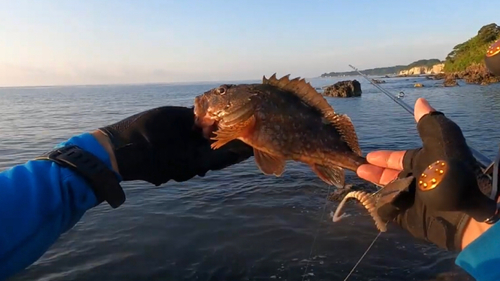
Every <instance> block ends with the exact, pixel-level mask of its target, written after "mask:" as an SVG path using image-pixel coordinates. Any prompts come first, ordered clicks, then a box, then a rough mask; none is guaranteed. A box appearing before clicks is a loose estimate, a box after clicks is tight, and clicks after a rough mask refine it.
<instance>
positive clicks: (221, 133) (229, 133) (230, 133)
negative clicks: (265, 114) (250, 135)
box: [210, 116, 255, 149]
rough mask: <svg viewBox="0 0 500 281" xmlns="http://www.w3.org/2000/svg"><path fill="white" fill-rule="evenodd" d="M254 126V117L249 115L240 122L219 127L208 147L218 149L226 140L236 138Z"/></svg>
mask: <svg viewBox="0 0 500 281" xmlns="http://www.w3.org/2000/svg"><path fill="white" fill-rule="evenodd" d="M254 126H255V117H254V116H251V117H250V118H248V119H247V120H245V121H243V122H240V123H238V124H234V125H233V126H230V127H219V128H218V129H217V131H215V132H214V134H215V137H213V138H212V140H215V142H213V143H212V144H211V145H210V147H211V148H212V149H218V148H221V147H222V146H224V145H225V144H227V143H228V142H230V141H232V140H234V139H237V138H238V137H242V136H243V135H245V134H246V133H247V132H248V131H249V130H251V129H253V127H254Z"/></svg>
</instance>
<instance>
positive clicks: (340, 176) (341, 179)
mask: <svg viewBox="0 0 500 281" xmlns="http://www.w3.org/2000/svg"><path fill="white" fill-rule="evenodd" d="M311 169H312V170H313V172H314V173H316V175H318V177H319V178H320V179H321V180H322V181H324V182H326V183H327V184H329V185H334V186H336V187H338V188H344V186H345V174H344V169H342V168H341V167H338V166H323V165H319V164H313V165H311Z"/></svg>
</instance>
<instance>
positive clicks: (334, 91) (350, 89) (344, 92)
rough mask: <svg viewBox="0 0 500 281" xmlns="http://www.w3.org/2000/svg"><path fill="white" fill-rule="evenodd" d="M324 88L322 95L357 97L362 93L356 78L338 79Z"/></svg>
mask: <svg viewBox="0 0 500 281" xmlns="http://www.w3.org/2000/svg"><path fill="white" fill-rule="evenodd" d="M324 89H325V90H324V92H323V95H325V96H329V97H341V98H348V97H359V96H361V93H362V91H361V84H360V83H359V82H358V81H357V80H352V81H351V80H346V81H340V82H337V83H335V84H333V85H331V86H328V87H326V88H324Z"/></svg>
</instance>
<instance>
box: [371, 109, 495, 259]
mask: <svg viewBox="0 0 500 281" xmlns="http://www.w3.org/2000/svg"><path fill="white" fill-rule="evenodd" d="M417 129H418V132H419V135H420V137H421V139H422V143H423V147H421V148H418V149H413V150H408V151H407V152H406V153H405V156H404V158H403V171H402V172H401V173H400V174H399V178H406V177H409V176H414V177H415V178H418V176H419V175H420V174H421V173H422V172H423V171H424V170H425V169H426V167H427V166H429V165H430V164H431V163H433V162H435V161H437V160H448V159H457V160H459V161H461V162H462V163H464V164H466V165H469V167H470V168H471V169H472V170H473V171H474V173H475V174H476V176H477V181H478V185H479V187H480V189H481V191H482V192H483V193H484V194H488V195H489V193H490V191H491V180H489V178H488V177H487V176H485V175H484V174H483V173H482V172H481V168H480V166H479V165H478V163H477V162H476V160H475V158H474V156H473V155H472V152H471V151H470V149H469V147H468V146H467V144H466V141H465V138H464V136H463V134H462V131H461V130H460V128H459V127H458V125H457V124H455V123H454V122H453V121H451V120H450V119H448V118H447V117H446V116H444V114H443V113H441V112H431V113H428V114H426V115H424V116H423V117H422V118H421V119H420V120H419V122H418V124H417ZM415 181H416V180H415V179H414V180H413V181H412V182H410V185H409V186H408V189H407V190H406V191H405V192H402V193H401V194H399V195H398V198H397V200H395V202H393V204H385V205H382V206H380V207H379V209H378V213H379V215H381V217H382V218H384V219H385V220H386V221H390V220H393V221H395V222H396V223H397V224H398V225H400V226H401V227H402V228H404V229H405V230H407V231H408V232H409V233H410V234H412V235H413V236H414V237H416V238H420V239H424V240H427V241H429V242H432V243H434V244H436V245H437V246H439V247H441V248H444V249H447V250H452V251H454V250H460V249H461V242H462V236H463V233H464V230H465V227H466V226H467V222H468V221H469V220H470V217H469V216H468V215H467V214H465V213H463V212H444V211H436V210H433V209H432V208H429V206H426V205H425V204H424V202H423V201H422V199H421V198H419V196H418V194H416V193H415V188H416V184H415ZM407 182H408V181H407ZM388 186H389V185H388Z"/></svg>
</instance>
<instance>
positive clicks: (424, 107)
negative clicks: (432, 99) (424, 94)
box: [414, 98, 436, 123]
mask: <svg viewBox="0 0 500 281" xmlns="http://www.w3.org/2000/svg"><path fill="white" fill-rule="evenodd" d="M434 111H436V109H434V108H433V107H432V106H431V105H430V104H429V103H428V102H427V100H426V99H424V98H419V99H417V101H416V102H415V109H414V116H415V121H417V123H418V121H419V120H420V118H422V117H423V116H424V115H426V114H428V113H430V112H434Z"/></svg>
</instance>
